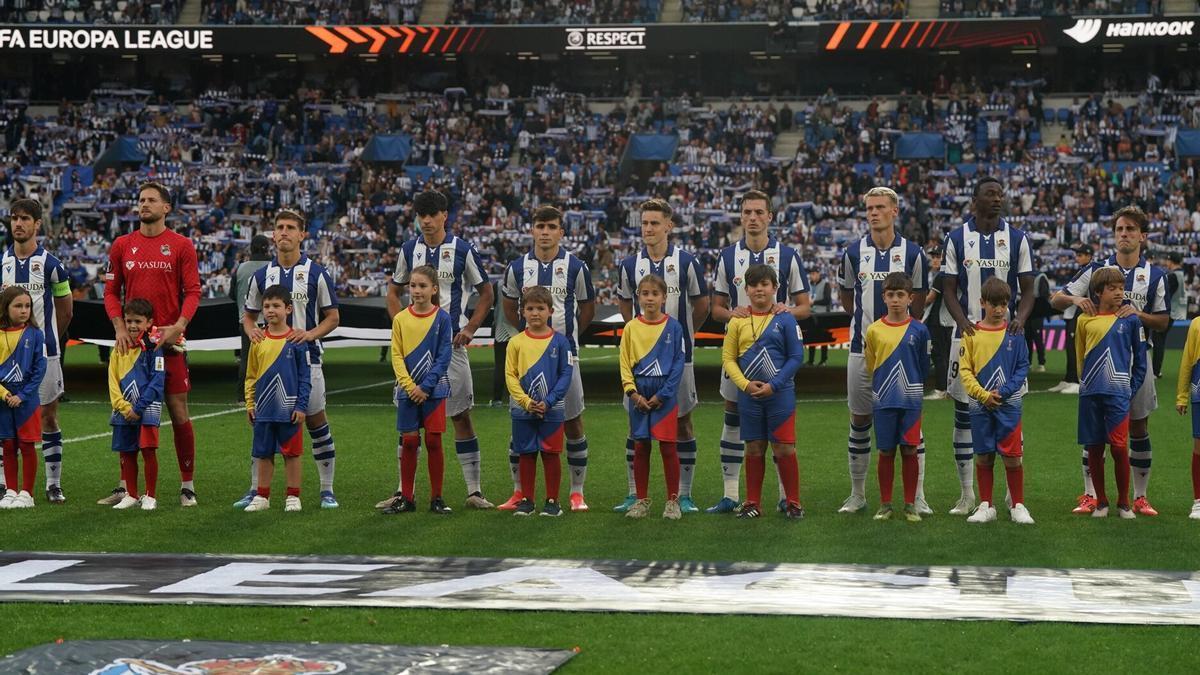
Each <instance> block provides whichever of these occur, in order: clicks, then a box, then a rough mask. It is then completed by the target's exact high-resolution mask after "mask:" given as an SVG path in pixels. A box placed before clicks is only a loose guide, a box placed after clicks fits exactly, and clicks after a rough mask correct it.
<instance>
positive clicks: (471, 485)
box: [454, 436, 482, 495]
mask: <svg viewBox="0 0 1200 675" xmlns="http://www.w3.org/2000/svg"><path fill="white" fill-rule="evenodd" d="M454 454H456V455H458V463H459V465H460V466H462V474H463V481H464V482H465V483H466V484H467V494H468V495H471V494H474V493H476V492H479V493H480V494H482V490H481V489H480V487H479V474H480V471H481V466H480V464H481V459H480V454H479V438H478V437H477V436H472V437H470V438H464V439H462V440H459V439H455V440H454Z"/></svg>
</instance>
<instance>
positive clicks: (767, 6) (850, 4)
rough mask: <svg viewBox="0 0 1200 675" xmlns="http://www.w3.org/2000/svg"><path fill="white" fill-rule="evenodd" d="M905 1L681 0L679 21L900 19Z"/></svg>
mask: <svg viewBox="0 0 1200 675" xmlns="http://www.w3.org/2000/svg"><path fill="white" fill-rule="evenodd" d="M906 7H907V6H906V3H905V0H893V1H889V0H768V1H767V2H763V1H761V0H759V1H753V0H751V1H745V2H743V1H740V0H683V19H684V21H691V22H712V21H788V20H806V21H815V20H820V21H837V20H853V19H901V18H904V14H905V11H906Z"/></svg>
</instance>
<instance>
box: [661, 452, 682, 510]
mask: <svg viewBox="0 0 1200 675" xmlns="http://www.w3.org/2000/svg"><path fill="white" fill-rule="evenodd" d="M658 452H659V454H661V455H662V463H663V475H664V476H666V478H667V499H679V449H678V447H677V446H676V444H675V443H671V442H668V441H662V442H660V443H659V444H658Z"/></svg>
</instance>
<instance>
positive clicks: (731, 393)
mask: <svg viewBox="0 0 1200 675" xmlns="http://www.w3.org/2000/svg"><path fill="white" fill-rule="evenodd" d="M740 391H741V389H738V387H737V385H736V384H734V383H733V380H731V379H729V375H728V374H726V373H725V368H721V398H723V399H725V400H726V401H728V402H730V403H737V400H738V392H740Z"/></svg>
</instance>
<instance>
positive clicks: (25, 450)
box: [0, 287, 46, 509]
mask: <svg viewBox="0 0 1200 675" xmlns="http://www.w3.org/2000/svg"><path fill="white" fill-rule="evenodd" d="M32 313H33V298H32V297H31V296H30V295H29V291H27V290H25V289H24V288H20V287H10V288H6V289H4V290H3V291H0V401H2V403H0V445H3V448H4V453H3V454H4V474H5V475H4V484H5V485H6V486H7V489H6V490H5V492H4V496H3V498H0V509H29V508H33V482H34V481H35V480H36V479H37V455H36V454H35V453H34V451H33V446H34V444H35V443H37V442H38V437H39V435H40V434H41V433H42V426H41V419H40V418H39V417H38V387H39V383H40V382H41V381H42V375H44V374H45V372H46V354H45V352H44V351H43V345H42V342H43V341H44V340H45V337H44V336H43V335H42V331H41V330H39V329H38V327H37V326H34V325H33V322H32V321H31V320H30V315H31V314H32ZM18 451H19V452H20V455H19V456H20V458H21V465H20V468H21V473H20V480H19V482H18V478H17V476H18V474H17V468H18V465H17V457H18V454H17V453H18ZM18 486H20V491H19V492H18V491H17V490H16V488H17V487H18Z"/></svg>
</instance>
